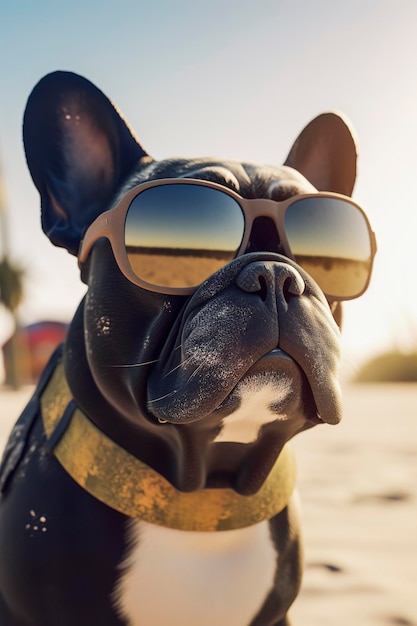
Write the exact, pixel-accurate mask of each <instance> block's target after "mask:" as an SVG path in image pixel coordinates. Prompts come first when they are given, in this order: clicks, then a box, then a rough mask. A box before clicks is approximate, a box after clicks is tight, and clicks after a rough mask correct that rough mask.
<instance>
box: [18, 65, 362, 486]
mask: <svg viewBox="0 0 417 626" xmlns="http://www.w3.org/2000/svg"><path fill="white" fill-rule="evenodd" d="M24 141H25V148H26V154H27V160H28V165H29V168H30V171H31V174H32V177H33V179H34V182H35V184H36V186H37V188H38V190H39V192H40V195H41V200H42V224H43V228H44V230H45V232H46V234H47V235H48V236H49V238H50V239H51V240H52V242H53V243H54V244H56V245H59V246H63V247H65V248H67V250H68V251H69V252H71V253H72V254H74V255H77V253H78V251H79V247H80V243H81V241H82V240H83V237H84V236H85V234H86V232H88V229H89V227H90V225H91V224H92V223H93V222H94V221H95V220H97V218H98V216H100V215H101V214H102V213H103V212H104V211H106V210H109V209H111V208H112V207H114V206H115V205H116V204H117V203H119V202H120V200H122V201H123V198H124V197H125V195H126V194H127V193H128V192H129V191H130V190H131V189H133V188H136V187H137V186H138V185H141V184H143V183H145V182H147V181H154V180H159V179H173V180H177V179H187V180H188V179H195V180H198V181H209V183H208V184H209V188H210V189H211V188H212V187H211V186H210V183H215V184H216V185H220V188H221V189H224V190H225V191H226V193H227V194H229V196H228V197H229V198H232V197H233V198H237V202H239V199H238V198H239V197H240V198H243V199H246V200H247V199H257V200H263V201H265V200H267V201H269V202H266V204H265V203H264V204H265V206H267V208H268V211H272V210H275V208H274V207H278V204H276V205H274V204H273V202H272V201H275V203H278V202H283V201H286V200H288V199H290V198H292V197H294V196H296V195H300V194H314V193H317V190H326V191H329V192H337V193H340V194H345V195H347V196H349V195H350V194H351V192H352V189H353V186H354V182H355V176H356V148H355V141H354V138H353V136H352V133H351V130H350V127H349V124H348V123H347V122H346V120H344V119H343V118H342V117H341V116H339V115H336V114H332V113H331V114H325V115H321V116H319V117H318V118H316V119H315V120H313V121H312V122H311V123H310V124H309V125H308V126H307V127H306V128H305V129H304V131H303V132H302V133H301V135H300V136H299V137H298V139H297V141H296V142H295V144H294V146H293V148H292V149H291V151H290V153H289V156H288V158H287V160H286V163H285V165H283V166H281V167H269V166H268V167H266V166H259V165H255V164H248V163H238V162H229V161H221V160H217V159H208V158H204V159H170V160H164V161H159V162H156V161H154V160H153V159H152V158H151V157H150V156H149V155H148V154H147V153H146V152H145V151H144V149H143V148H142V147H141V146H140V144H139V143H138V142H137V141H136V139H135V138H134V137H133V135H132V134H131V132H130V130H129V128H128V127H127V125H126V124H125V122H124V121H123V119H122V118H121V117H120V115H119V113H118V112H117V111H116V110H115V108H114V107H113V106H112V104H111V103H110V101H109V100H108V99H107V98H106V97H105V96H104V95H103V94H102V93H101V92H100V91H99V90H98V89H97V88H96V87H94V86H93V85H92V84H91V83H90V82H88V81H86V80H85V79H83V78H81V77H79V76H77V75H75V74H71V73H66V72H57V73H54V74H50V75H48V76H47V77H45V78H44V79H43V80H42V81H40V83H39V84H38V85H37V86H36V87H35V89H34V91H33V92H32V94H31V96H30V98H29V101H28V105H27V109H26V113H25V120H24ZM206 184H207V183H204V185H206ZM204 185H203V186H204ZM216 189H218V187H216ZM242 202H243V203H244V202H245V200H242ZM271 207H272V208H271ZM171 210H172V211H174V212H175V210H176V208H175V206H173V207H172V209H171ZM195 210H196V212H198V210H199V207H198V206H197V207H196V209H195ZM268 211H266V212H262V211H261V213H262V214H260V215H259V216H257V217H256V219H255V220H254V221H253V223H252V225H251V228H250V232H248V233H247V236H246V239H247V240H246V241H245V248H244V250H241V251H240V252H239V254H238V255H237V256H235V258H232V260H229V261H228V262H227V261H226V262H224V263H223V264H222V263H220V267H219V268H218V269H217V271H214V273H211V272H210V271H209V272H208V275H207V277H204V278H205V280H203V281H202V282H201V284H198V285H197V286H196V288H195V289H192V290H189V293H188V292H187V290H185V291H184V290H183V291H181V290H179V291H178V292H177V291H175V289H174V290H170V289H168V290H164V289H160V290H158V288H150V289H149V288H146V286H144V285H142V284H141V283H140V281H139V283H138V282H135V281H134V280H130V279H129V278H128V277H127V276H126V272H122V271H121V269H120V263H119V262H118V261H116V258H117V257H118V255H117V254H116V255H115V254H114V249H113V248H114V246H113V247H112V245H111V244H110V241H109V239H108V238H107V237H96V239H95V240H94V242H93V244H92V245H91V247H90V249H89V250H88V254H85V255H84V256H85V258H83V259H82V261H83V262H82V264H81V269H82V277H83V280H84V281H85V282H86V284H87V285H88V291H87V294H86V297H85V299H84V301H83V302H82V304H81V306H80V308H79V310H78V312H77V314H76V315H75V318H74V320H73V323H72V325H71V329H70V332H69V336H68V340H67V345H66V353H65V365H66V372H67V377H68V381H69V384H70V387H71V389H72V392H73V394H74V397H75V398H76V400H77V401H78V403H79V404H80V406H81V407H82V408H83V409H84V410H85V412H86V413H87V414H88V415H89V417H90V418H91V419H92V420H93V421H94V422H96V423H97V425H98V426H99V427H100V428H102V429H103V430H104V431H105V432H107V434H109V435H110V436H111V437H112V438H113V439H115V440H116V441H118V442H119V443H120V444H121V445H123V446H124V447H125V448H127V449H128V450H129V451H131V452H132V453H133V454H135V455H137V456H138V457H139V458H141V459H142V460H144V461H145V462H147V463H148V464H150V465H151V466H153V467H154V468H155V469H157V470H158V471H160V472H161V473H162V474H164V475H165V476H166V477H167V478H168V479H169V480H170V481H171V482H172V483H173V484H174V485H175V486H177V487H178V488H179V489H182V490H195V489H198V488H201V487H204V486H231V487H233V488H234V489H236V490H237V491H239V492H241V493H252V492H254V491H256V490H258V489H259V487H260V486H261V485H262V483H263V481H264V480H265V478H266V476H267V475H268V472H269V471H270V469H271V467H272V465H273V464H274V462H275V460H276V458H277V456H278V455H279V452H280V450H281V449H282V446H283V445H284V444H285V442H286V441H287V440H288V439H290V438H291V437H292V436H293V435H294V434H296V433H298V432H300V431H301V430H304V429H306V428H309V427H310V426H312V425H314V424H317V423H321V422H327V423H332V424H334V423H337V422H338V421H339V420H340V417H341V401H340V391H339V386H338V382H337V366H338V361H339V328H338V325H340V299H343V298H339V299H334V298H332V297H326V296H325V295H324V293H323V291H322V290H321V288H320V286H319V285H318V284H317V282H315V281H314V280H313V279H312V277H311V275H310V273H309V272H307V271H306V269H303V267H302V266H301V265H302V263H301V265H300V264H297V263H296V261H295V260H294V257H293V256H292V255H291V254H289V253H288V247H286V245H285V242H284V241H283V238H282V237H280V235H281V233H279V232H278V231H279V228H278V227H277V225H276V224H275V222H274V220H273V219H272V217H271V216H269V217H268V215H267V212H268ZM271 215H272V214H271ZM161 219H162V217H161ZM170 219H171V218H170ZM212 219H215V218H214V217H213V218H212ZM106 223H107V221H106ZM122 228H123V225H122ZM221 228H223V226H222V227H220V230H221ZM210 232H214V233H215V232H216V228H215V227H214V228H210ZM370 239H372V236H371V235H370ZM373 246H374V243H373V239H372V242H371V244H370V248H371V247H372V254H371V255H370V258H369V259H367V263H368V271H369V274H370V269H371V264H372V256H373V251H374V250H373ZM290 257H292V258H290ZM195 262H196V263H199V259H197V260H196V261H195ZM300 262H301V261H300ZM175 263H177V264H178V267H177V269H178V271H180V272H181V265H180V264H179V261H178V258H175V257H172V260H171V261H170V264H175ZM364 288H365V286H364ZM167 291H168V293H167ZM342 293H343V290H342ZM335 320H336V321H335ZM336 322H337V323H336Z"/></svg>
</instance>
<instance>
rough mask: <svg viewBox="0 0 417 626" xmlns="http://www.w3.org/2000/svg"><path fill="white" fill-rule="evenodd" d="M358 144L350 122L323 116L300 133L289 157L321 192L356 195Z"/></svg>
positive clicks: (344, 119)
mask: <svg viewBox="0 0 417 626" xmlns="http://www.w3.org/2000/svg"><path fill="white" fill-rule="evenodd" d="M357 155H358V151H357V144H356V139H355V133H354V131H353V128H352V126H351V124H350V122H349V121H348V120H347V119H346V118H345V117H344V116H342V115H340V114H338V113H323V114H322V115H319V116H318V117H316V118H315V119H314V120H312V121H311V122H310V124H308V125H307V126H306V127H305V128H304V130H303V131H302V132H301V133H300V135H299V137H298V139H297V140H296V141H295V143H294V145H293V147H292V148H291V151H290V153H289V155H288V157H287V160H286V162H285V165H289V166H290V167H293V168H294V169H296V170H298V171H299V172H301V174H303V175H304V176H305V177H306V178H307V180H309V181H310V182H311V183H312V184H313V185H314V186H315V187H316V189H318V190H319V191H333V192H336V193H342V194H344V195H346V196H350V195H351V194H352V190H353V187H354V185H355V179H356V161H357Z"/></svg>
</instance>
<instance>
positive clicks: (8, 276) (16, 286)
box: [0, 257, 23, 315]
mask: <svg viewBox="0 0 417 626" xmlns="http://www.w3.org/2000/svg"><path fill="white" fill-rule="evenodd" d="M22 300H23V270H22V269H21V268H20V267H17V266H16V265H14V264H12V263H11V261H10V260H9V259H8V257H4V258H3V259H2V260H0V303H1V304H2V305H3V306H4V307H5V308H6V309H7V310H8V311H10V313H12V315H14V314H15V313H16V310H17V308H18V306H19V304H20V303H21V302H22Z"/></svg>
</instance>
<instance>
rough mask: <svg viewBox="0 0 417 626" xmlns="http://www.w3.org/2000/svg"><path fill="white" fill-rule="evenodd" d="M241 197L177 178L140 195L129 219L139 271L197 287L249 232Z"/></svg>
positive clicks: (163, 282)
mask: <svg viewBox="0 0 417 626" xmlns="http://www.w3.org/2000/svg"><path fill="white" fill-rule="evenodd" d="M243 230H244V218H243V214H242V210H241V208H240V206H239V205H238V203H237V202H236V201H235V200H234V199H233V198H231V197H230V196H228V195H227V194H225V193H223V192H221V191H219V190H217V189H212V188H210V187H204V186H198V185H190V184H181V183H176V184H172V185H161V186H160V187H150V188H149V189H146V190H145V191H143V192H142V193H141V194H139V195H138V196H136V198H135V199H134V200H133V201H132V204H131V206H130V207H129V210H128V213H127V216H126V224H125V244H126V250H127V255H128V259H129V262H130V265H131V267H132V270H133V272H134V273H135V274H136V275H137V276H138V277H139V278H141V279H142V280H144V281H146V282H148V283H151V284H153V285H157V286H161V287H162V286H165V287H193V286H196V285H199V284H200V283H202V282H203V281H204V280H205V279H206V278H208V276H210V275H211V274H213V273H214V272H216V271H217V270H219V269H220V268H221V267H223V266H224V265H226V264H227V263H228V262H229V261H231V260H232V259H233V258H234V257H235V255H236V252H237V250H238V248H239V245H240V243H241V240H242V237H243Z"/></svg>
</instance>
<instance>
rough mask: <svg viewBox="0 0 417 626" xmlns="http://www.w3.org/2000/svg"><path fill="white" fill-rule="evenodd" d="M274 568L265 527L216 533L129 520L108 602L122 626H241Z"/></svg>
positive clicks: (261, 596)
mask: <svg viewBox="0 0 417 626" xmlns="http://www.w3.org/2000/svg"><path fill="white" fill-rule="evenodd" d="M276 568H277V554H276V551H275V549H274V545H273V543H272V540H271V537H270V532H269V525H268V522H262V523H260V524H257V525H256V526H251V527H249V528H242V529H239V530H228V531H221V532H187V531H182V530H173V529H169V528H163V527H160V526H155V525H153V524H148V523H147V522H133V523H132V527H131V551H130V554H129V556H128V557H127V559H126V561H125V562H124V563H123V564H122V572H123V573H122V575H121V578H120V580H119V583H118V587H117V589H116V592H115V600H116V603H117V607H118V609H119V612H120V614H121V615H122V616H123V618H124V619H126V620H127V623H128V624H129V626H162V624H169V626H197V625H198V626H221V625H223V624H227V625H228V626H246V625H247V624H249V623H250V622H251V620H252V619H253V617H254V616H255V615H256V613H257V612H258V610H259V609H260V608H261V606H262V605H263V603H264V601H265V598H266V597H267V595H268V593H269V591H270V590H271V589H272V586H273V581H274V576H275V572H276Z"/></svg>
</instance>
